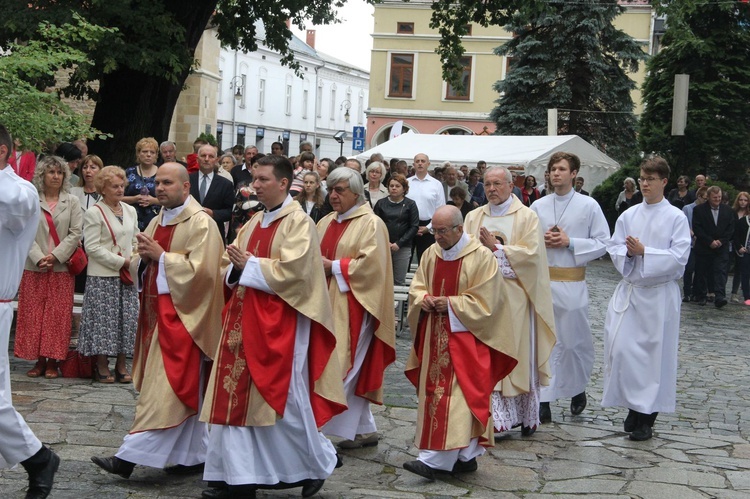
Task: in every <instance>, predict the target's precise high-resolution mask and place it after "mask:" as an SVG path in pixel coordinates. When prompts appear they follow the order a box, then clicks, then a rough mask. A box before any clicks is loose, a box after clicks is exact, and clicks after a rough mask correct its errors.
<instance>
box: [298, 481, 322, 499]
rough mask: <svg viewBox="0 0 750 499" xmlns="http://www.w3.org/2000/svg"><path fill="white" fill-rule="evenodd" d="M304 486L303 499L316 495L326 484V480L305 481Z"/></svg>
mask: <svg viewBox="0 0 750 499" xmlns="http://www.w3.org/2000/svg"><path fill="white" fill-rule="evenodd" d="M303 482H304V483H303V485H302V497H312V496H314V495H315V494H317V493H318V491H319V490H320V489H322V488H323V484H324V483H326V481H325V480H313V479H309V480H303Z"/></svg>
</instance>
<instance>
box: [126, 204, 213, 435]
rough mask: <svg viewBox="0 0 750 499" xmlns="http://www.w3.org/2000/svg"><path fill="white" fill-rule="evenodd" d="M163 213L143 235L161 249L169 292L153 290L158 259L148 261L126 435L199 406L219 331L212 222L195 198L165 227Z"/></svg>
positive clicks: (170, 422) (173, 420)
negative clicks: (203, 373) (206, 363)
mask: <svg viewBox="0 0 750 499" xmlns="http://www.w3.org/2000/svg"><path fill="white" fill-rule="evenodd" d="M163 213H164V211H163V210H162V212H161V213H159V216H157V217H156V218H154V219H153V220H152V221H151V223H150V224H149V225H148V227H147V228H146V230H145V233H146V234H148V235H150V236H151V237H153V238H154V239H155V240H156V241H157V242H159V244H160V245H161V247H162V248H164V251H165V253H164V270H165V273H166V279H167V283H168V285H169V291H170V292H169V294H163V295H160V294H158V292H157V287H156V276H157V273H158V270H159V262H158V261H152V262H149V264H148V266H147V268H146V270H145V272H144V276H143V291H142V292H141V296H140V301H141V309H140V316H139V319H138V331H137V334H136V341H135V353H134V355H133V382H134V384H135V388H136V390H138V391H139V392H140V394H139V396H138V402H137V404H136V408H135V421H134V422H133V427H132V428H131V430H130V432H131V433H136V432H140V431H145V430H160V429H166V428H172V427H175V426H178V425H179V424H180V423H182V422H183V421H185V419H187V418H188V417H190V416H193V415H195V414H196V413H197V412H198V405H199V404H198V403H199V394H200V392H201V389H202V386H201V385H200V370H201V363H202V356H201V354H203V355H205V356H206V357H209V358H213V356H214V353H215V351H216V347H217V345H218V344H219V334H220V332H221V331H220V329H219V328H220V327H221V307H222V306H223V304H224V298H223V296H222V291H221V282H220V280H219V279H220V276H219V273H220V269H221V253H222V251H223V249H224V244H223V243H222V240H221V236H220V235H219V231H218V229H217V227H216V223H215V222H214V221H213V219H212V218H211V217H210V216H208V215H207V214H206V213H205V212H204V211H203V208H202V207H201V205H200V204H198V202H197V201H196V200H195V199H192V198H191V199H190V202H189V203H188V205H187V206H186V207H185V208H184V209H183V210H182V212H181V213H180V214H179V215H177V217H175V218H174V219H173V220H171V221H170V222H169V223H168V224H167V225H165V226H163V227H162V226H161V225H160V222H161V220H162V214H163ZM139 264H140V259H139V258H134V259H133V262H131V270H132V271H133V275H136V274H135V271H136V270H135V269H137V268H138V265H139ZM195 290H201V292H200V293H196V292H195Z"/></svg>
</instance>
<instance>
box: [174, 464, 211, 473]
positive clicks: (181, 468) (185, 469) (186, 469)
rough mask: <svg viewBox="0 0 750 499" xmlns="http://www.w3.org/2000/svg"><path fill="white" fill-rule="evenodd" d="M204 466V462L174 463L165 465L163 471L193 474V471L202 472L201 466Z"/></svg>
mask: <svg viewBox="0 0 750 499" xmlns="http://www.w3.org/2000/svg"><path fill="white" fill-rule="evenodd" d="M205 467H206V463H199V464H194V465H192V466H185V465H184V464H176V465H174V466H167V467H166V468H164V473H166V474H168V475H193V474H195V473H203V468H205Z"/></svg>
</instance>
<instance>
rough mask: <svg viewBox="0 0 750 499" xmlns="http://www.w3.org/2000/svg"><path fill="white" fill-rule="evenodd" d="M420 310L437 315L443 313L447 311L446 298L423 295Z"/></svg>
mask: <svg viewBox="0 0 750 499" xmlns="http://www.w3.org/2000/svg"><path fill="white" fill-rule="evenodd" d="M422 310H424V311H425V312H437V313H439V314H442V313H445V312H447V311H448V297H447V296H430V295H425V297H424V300H422Z"/></svg>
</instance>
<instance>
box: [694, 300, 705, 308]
mask: <svg viewBox="0 0 750 499" xmlns="http://www.w3.org/2000/svg"><path fill="white" fill-rule="evenodd" d="M695 303H696V305H700V306H701V307H703V306H704V305H705V304H706V299H705V298H701V299H699V300H696V302H695Z"/></svg>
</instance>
